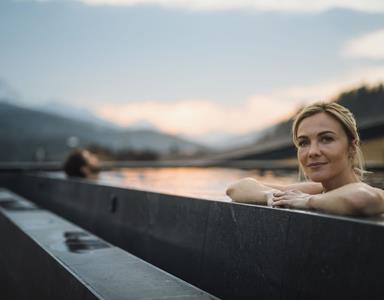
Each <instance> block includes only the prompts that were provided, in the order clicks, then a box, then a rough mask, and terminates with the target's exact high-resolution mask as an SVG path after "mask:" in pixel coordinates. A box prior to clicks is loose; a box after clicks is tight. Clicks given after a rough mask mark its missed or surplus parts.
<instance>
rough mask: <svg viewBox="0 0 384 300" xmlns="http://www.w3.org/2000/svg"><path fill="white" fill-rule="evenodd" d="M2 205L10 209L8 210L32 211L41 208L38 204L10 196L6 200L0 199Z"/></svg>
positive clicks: (0, 205)
mask: <svg viewBox="0 0 384 300" xmlns="http://www.w3.org/2000/svg"><path fill="white" fill-rule="evenodd" d="M0 207H1V208H3V209H5V210H8V211H31V210H39V209H40V208H39V207H37V206H36V205H33V204H29V203H23V202H21V201H18V200H15V199H12V198H8V199H6V200H1V201H0Z"/></svg>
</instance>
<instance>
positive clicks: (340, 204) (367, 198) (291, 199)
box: [273, 182, 384, 216]
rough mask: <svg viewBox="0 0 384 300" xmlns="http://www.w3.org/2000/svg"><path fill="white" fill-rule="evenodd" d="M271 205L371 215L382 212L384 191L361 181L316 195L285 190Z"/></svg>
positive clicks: (343, 213)
mask: <svg viewBox="0 0 384 300" xmlns="http://www.w3.org/2000/svg"><path fill="white" fill-rule="evenodd" d="M273 206H276V207H288V208H299V209H316V210H320V211H324V212H328V213H334V214H340V215H363V216H371V215H377V214H380V213H383V212H384V191H383V190H381V189H378V188H374V187H371V186H369V185H367V184H365V183H362V182H359V183H351V184H347V185H344V186H342V187H340V188H338V189H335V190H332V191H330V192H327V193H325V194H318V195H308V194H304V193H301V192H298V191H287V192H281V193H276V194H275V196H274V198H273Z"/></svg>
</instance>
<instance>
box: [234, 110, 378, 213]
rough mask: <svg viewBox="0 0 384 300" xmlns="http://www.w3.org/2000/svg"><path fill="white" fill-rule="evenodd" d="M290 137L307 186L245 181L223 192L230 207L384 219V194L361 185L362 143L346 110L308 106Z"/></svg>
mask: <svg viewBox="0 0 384 300" xmlns="http://www.w3.org/2000/svg"><path fill="white" fill-rule="evenodd" d="M292 135H293V142H294V144H295V145H296V147H297V158H298V161H299V165H300V172H301V173H302V174H303V175H304V176H305V177H306V178H307V179H308V181H307V182H301V183H296V184H292V185H288V186H279V185H272V184H268V183H261V182H259V181H257V180H255V179H252V178H245V179H242V180H240V181H239V182H237V183H235V184H233V185H232V186H230V187H229V188H228V189H227V195H228V196H229V197H230V198H232V200H233V201H235V202H247V203H255V204H268V205H270V206H273V207H286V208H297V209H314V210H319V211H324V212H329V213H335V214H341V215H366V216H368V215H376V214H379V213H384V191H383V190H381V189H378V188H374V187H372V186H369V185H368V184H366V183H364V182H362V176H363V174H364V169H363V157H362V154H361V151H360V138H359V135H358V132H357V127H356V121H355V119H354V117H353V115H352V113H351V112H350V111H349V110H348V109H347V108H345V107H343V106H341V105H339V104H337V103H315V104H313V105H310V106H307V107H305V108H304V109H303V110H302V111H301V112H300V113H299V114H298V115H297V117H296V119H295V121H294V123H293V126H292Z"/></svg>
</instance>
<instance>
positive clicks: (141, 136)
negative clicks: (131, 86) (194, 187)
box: [0, 101, 207, 161]
mask: <svg viewBox="0 0 384 300" xmlns="http://www.w3.org/2000/svg"><path fill="white" fill-rule="evenodd" d="M0 138H1V144H2V146H1V147H0V161H31V160H35V159H36V158H40V159H45V160H50V161H53V160H56V161H57V160H63V159H64V158H65V156H66V155H67V153H68V152H69V151H70V147H69V146H70V144H71V145H72V146H78V147H85V146H87V145H93V146H98V147H101V148H104V149H109V150H111V151H128V150H129V151H153V152H156V153H159V154H160V155H164V154H168V153H176V152H177V153H189V154H192V153H195V152H200V151H206V150H207V148H205V147H203V146H201V145H198V144H196V143H192V142H189V141H187V140H185V139H182V138H179V137H176V136H173V135H169V134H165V133H161V132H158V131H153V130H127V129H123V128H113V127H111V126H108V125H103V124H97V125H95V123H93V122H86V121H80V120H76V119H70V118H66V117H64V116H59V115H57V114H52V113H48V112H42V111H38V110H35V109H30V108H24V107H20V106H16V105H14V104H10V103H9V102H8V103H7V102H4V101H1V102H0Z"/></svg>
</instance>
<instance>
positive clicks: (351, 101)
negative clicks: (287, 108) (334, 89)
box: [250, 84, 384, 145]
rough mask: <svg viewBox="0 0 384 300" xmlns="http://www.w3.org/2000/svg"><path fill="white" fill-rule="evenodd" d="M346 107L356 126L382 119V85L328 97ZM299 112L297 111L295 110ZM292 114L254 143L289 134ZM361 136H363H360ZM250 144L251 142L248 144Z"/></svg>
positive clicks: (383, 94) (383, 115) (383, 106)
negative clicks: (332, 97)
mask: <svg viewBox="0 0 384 300" xmlns="http://www.w3.org/2000/svg"><path fill="white" fill-rule="evenodd" d="M330 100H332V101H335V102H337V103H339V104H341V105H343V106H345V107H347V108H348V109H349V110H350V111H351V112H352V113H353V115H354V117H355V119H356V122H357V126H358V128H359V125H360V124H362V123H364V122H366V121H367V120H376V119H380V120H383V118H384V85H383V84H378V85H376V86H365V85H363V86H360V87H358V88H355V89H351V90H348V91H344V92H342V93H341V94H339V95H338V96H337V97H336V98H334V99H330ZM297 112H299V111H297ZM293 119H294V115H293V116H291V117H290V118H289V119H287V120H285V121H282V122H280V123H278V124H276V125H274V126H271V127H270V128H269V129H268V128H267V129H266V130H265V134H263V135H262V136H261V138H259V139H258V141H257V142H256V143H253V145H255V144H262V143H265V142H268V141H274V140H278V139H281V138H286V137H289V136H291V127H292V123H293ZM361 137H363V136H361ZM250 145H251V144H250Z"/></svg>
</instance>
